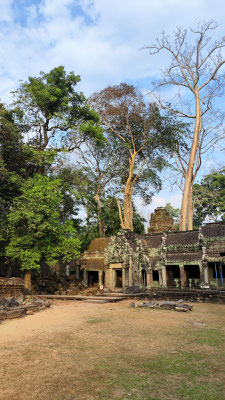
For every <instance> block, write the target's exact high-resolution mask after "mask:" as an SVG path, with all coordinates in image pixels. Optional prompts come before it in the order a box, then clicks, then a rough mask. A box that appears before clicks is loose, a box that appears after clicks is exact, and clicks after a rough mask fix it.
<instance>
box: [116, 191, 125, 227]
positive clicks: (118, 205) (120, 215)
mask: <svg viewBox="0 0 225 400" xmlns="http://www.w3.org/2000/svg"><path fill="white" fill-rule="evenodd" d="M116 204H117V207H118V211H119V217H120V226H121V228H122V229H125V228H124V221H123V215H122V210H121V205H120V200H119V198H118V197H117V199H116Z"/></svg>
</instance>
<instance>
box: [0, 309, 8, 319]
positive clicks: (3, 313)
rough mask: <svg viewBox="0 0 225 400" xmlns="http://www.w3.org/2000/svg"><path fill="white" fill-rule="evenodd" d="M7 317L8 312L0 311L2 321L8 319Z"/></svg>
mask: <svg viewBox="0 0 225 400" xmlns="http://www.w3.org/2000/svg"><path fill="white" fill-rule="evenodd" d="M6 317H7V312H6V311H4V310H0V320H2V319H6Z"/></svg>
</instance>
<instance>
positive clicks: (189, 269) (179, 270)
mask: <svg viewBox="0 0 225 400" xmlns="http://www.w3.org/2000/svg"><path fill="white" fill-rule="evenodd" d="M81 270H83V283H84V285H86V286H89V287H90V286H98V285H99V286H103V287H104V289H108V290H111V291H115V290H118V291H124V290H129V289H131V288H132V289H135V288H154V287H155V288H156V287H162V288H169V287H177V288H190V289H192V288H198V287H200V288H209V287H224V278H223V277H224V276H225V224H224V223H210V224H206V225H205V226H203V227H202V228H200V229H199V230H195V231H185V232H177V231H175V228H174V226H173V220H172V219H171V218H170V217H169V215H168V214H167V212H166V210H165V209H163V208H158V209H156V211H155V213H154V214H153V215H152V216H151V220H150V228H149V229H148V233H147V234H144V235H139V234H135V233H133V232H131V231H126V230H123V231H120V232H119V233H118V234H117V235H116V236H113V237H110V238H98V239H94V240H93V241H92V242H91V244H90V246H89V248H88V250H87V251H85V252H84V253H83V255H82V258H81Z"/></svg>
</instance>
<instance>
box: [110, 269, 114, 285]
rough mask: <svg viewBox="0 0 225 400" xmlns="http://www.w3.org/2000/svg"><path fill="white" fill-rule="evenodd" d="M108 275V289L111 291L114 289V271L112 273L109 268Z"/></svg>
mask: <svg viewBox="0 0 225 400" xmlns="http://www.w3.org/2000/svg"><path fill="white" fill-rule="evenodd" d="M109 274H110V278H109V280H110V284H109V287H110V289H111V290H113V289H114V271H113V269H112V268H110V270H109Z"/></svg>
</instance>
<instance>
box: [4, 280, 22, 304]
mask: <svg viewBox="0 0 225 400" xmlns="http://www.w3.org/2000/svg"><path fill="white" fill-rule="evenodd" d="M23 295H24V281H23V279H21V278H0V298H1V297H3V298H9V297H14V298H15V299H17V298H19V297H22V296H23Z"/></svg>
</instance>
